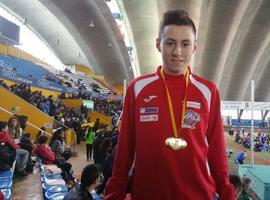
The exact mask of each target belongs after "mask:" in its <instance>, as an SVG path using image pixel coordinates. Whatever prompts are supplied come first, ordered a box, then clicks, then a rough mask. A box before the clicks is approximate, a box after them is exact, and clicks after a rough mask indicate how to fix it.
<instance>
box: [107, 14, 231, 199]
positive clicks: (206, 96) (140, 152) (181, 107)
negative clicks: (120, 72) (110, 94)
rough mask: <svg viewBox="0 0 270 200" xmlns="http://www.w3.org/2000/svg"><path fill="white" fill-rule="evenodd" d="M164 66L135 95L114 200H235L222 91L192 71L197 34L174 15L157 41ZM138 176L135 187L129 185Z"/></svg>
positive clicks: (127, 109)
mask: <svg viewBox="0 0 270 200" xmlns="http://www.w3.org/2000/svg"><path fill="white" fill-rule="evenodd" d="M156 47H157V50H158V51H159V52H160V53H161V57H162V61H163V62H162V65H161V66H159V67H157V71H156V72H155V73H152V74H147V75H143V76H141V77H138V78H136V79H135V80H133V81H132V82H131V83H130V84H129V86H128V89H127V92H126V96H125V101H124V109H123V116H122V126H121V130H120V135H119V140H118V146H117V153H116V158H115V162H114V168H113V174H112V177H111V178H110V179H109V181H108V183H107V186H106V189H105V199H106V200H122V199H124V198H125V196H126V190H127V187H128V185H129V184H130V186H131V197H132V200H143V199H155V200H163V199H173V200H174V199H184V200H185V199H192V200H202V199H204V200H213V198H214V196H215V193H217V194H218V195H219V200H235V196H236V194H235V191H234V188H233V186H232V184H231V183H230V181H229V173H228V163H227V159H226V149H225V141H224V131H223V124H222V119H221V113H220V97H219V92H218V90H217V88H216V86H215V85H214V84H213V83H211V82H210V81H208V80H206V79H204V78H202V77H200V76H197V75H195V74H193V73H192V71H191V69H192V68H191V58H192V56H193V54H194V53H195V51H196V48H197V44H196V28H195V25H194V23H193V21H192V19H191V18H190V17H189V14H188V13H187V12H186V11H184V10H170V11H167V12H166V13H165V14H164V16H163V19H162V22H161V24H160V28H159V33H158V37H157V39H156ZM130 176H131V182H129V180H130V178H129V177H130Z"/></svg>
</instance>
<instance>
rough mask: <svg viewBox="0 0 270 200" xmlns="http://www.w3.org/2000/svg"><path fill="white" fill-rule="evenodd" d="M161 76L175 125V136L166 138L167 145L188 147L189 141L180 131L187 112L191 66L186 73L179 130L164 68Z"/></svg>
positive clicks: (176, 148)
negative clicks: (182, 136)
mask: <svg viewBox="0 0 270 200" xmlns="http://www.w3.org/2000/svg"><path fill="white" fill-rule="evenodd" d="M161 77H162V80H163V84H164V86H165V91H166V96H167V102H168V105H169V111H170V116H171V121H172V127H173V137H168V138H167V139H166V140H165V145H167V146H168V147H170V148H171V149H173V150H180V149H184V148H186V147H187V142H186V140H184V139H183V138H180V131H181V128H182V126H183V122H184V118H185V113H186V96H187V87H188V81H189V67H187V70H186V73H185V83H186V90H185V95H184V100H183V106H182V115H181V123H180V127H179V130H177V126H176V121H175V115H174V111H173V106H172V100H171V96H170V93H169V89H168V86H167V83H166V80H165V76H164V72H163V68H162V69H161Z"/></svg>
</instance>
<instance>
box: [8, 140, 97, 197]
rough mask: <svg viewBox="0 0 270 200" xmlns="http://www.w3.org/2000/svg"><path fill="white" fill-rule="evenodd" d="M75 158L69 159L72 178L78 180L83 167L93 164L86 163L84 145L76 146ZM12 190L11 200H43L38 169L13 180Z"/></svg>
mask: <svg viewBox="0 0 270 200" xmlns="http://www.w3.org/2000/svg"><path fill="white" fill-rule="evenodd" d="M76 152H77V156H76V157H72V158H70V159H69V162H70V163H71V164H72V169H73V171H74V177H75V178H80V174H81V171H82V169H83V167H84V166H86V165H87V164H89V163H91V162H93V161H92V160H91V161H90V162H87V161H86V155H85V144H84V143H81V144H80V145H77V146H76ZM13 183H14V185H13V188H12V195H11V199H12V200H43V193H42V188H41V181H40V175H39V169H38V168H35V169H34V172H33V173H32V174H29V175H28V176H27V177H23V178H18V177H15V178H14V182H13Z"/></svg>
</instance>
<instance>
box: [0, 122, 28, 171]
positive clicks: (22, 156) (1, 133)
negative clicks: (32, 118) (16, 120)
mask: <svg viewBox="0 0 270 200" xmlns="http://www.w3.org/2000/svg"><path fill="white" fill-rule="evenodd" d="M7 131H8V127H7V123H6V122H3V121H0V143H7V144H9V145H10V146H12V147H13V149H15V150H16V153H17V157H16V170H17V171H18V175H20V176H27V175H28V174H27V173H26V172H25V167H26V164H27V161H28V158H29V153H28V151H26V150H24V149H20V146H19V145H18V144H16V143H15V142H14V140H13V138H12V137H11V136H10V135H9V134H8V133H7Z"/></svg>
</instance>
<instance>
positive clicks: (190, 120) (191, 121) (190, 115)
mask: <svg viewBox="0 0 270 200" xmlns="http://www.w3.org/2000/svg"><path fill="white" fill-rule="evenodd" d="M200 118H201V117H200V115H199V114H198V113H196V112H194V111H192V110H187V111H186V115H185V119H184V124H183V128H192V129H194V128H195V126H196V124H197V123H198V122H199V121H200Z"/></svg>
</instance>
